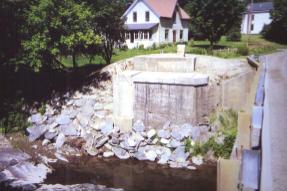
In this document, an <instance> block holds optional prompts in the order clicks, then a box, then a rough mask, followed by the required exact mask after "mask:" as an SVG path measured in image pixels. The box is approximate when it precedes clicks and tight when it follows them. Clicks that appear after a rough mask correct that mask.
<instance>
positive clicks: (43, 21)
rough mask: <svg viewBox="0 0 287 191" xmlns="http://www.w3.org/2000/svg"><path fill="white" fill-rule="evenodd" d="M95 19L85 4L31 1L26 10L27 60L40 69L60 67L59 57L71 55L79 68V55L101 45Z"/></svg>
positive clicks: (46, 0)
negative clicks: (95, 29) (42, 67)
mask: <svg viewBox="0 0 287 191" xmlns="http://www.w3.org/2000/svg"><path fill="white" fill-rule="evenodd" d="M93 17H94V16H93V14H92V11H91V10H90V8H89V7H88V6H87V5H86V4H85V3H82V2H78V1H75V0H61V1H58V0H38V1H31V4H30V6H29V9H28V10H27V11H26V20H27V23H26V28H25V33H26V35H27V39H25V40H24V41H23V43H22V44H23V48H24V50H25V52H26V53H27V55H28V57H27V61H29V62H30V63H31V64H33V65H34V66H38V67H41V66H47V67H59V66H60V65H61V63H60V61H59V58H60V57H61V56H63V55H64V56H67V55H71V56H72V57H73V66H77V64H76V56H78V55H79V54H84V53H85V48H88V47H89V46H97V45H98V44H99V43H101V38H100V36H99V35H98V34H97V33H96V31H94V30H92V25H91V21H92V20H93Z"/></svg>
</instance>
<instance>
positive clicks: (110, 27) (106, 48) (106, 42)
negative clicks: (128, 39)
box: [87, 0, 126, 64]
mask: <svg viewBox="0 0 287 191" xmlns="http://www.w3.org/2000/svg"><path fill="white" fill-rule="evenodd" d="M87 2H88V3H89V4H90V6H91V8H92V10H93V14H94V15H95V17H94V18H93V27H94V31H97V32H99V33H100V35H101V37H102V39H103V41H102V43H101V45H100V47H99V49H97V51H99V53H100V54H101V55H102V57H103V58H104V59H105V61H106V63H107V64H110V63H111V59H112V55H113V51H114V48H115V47H119V46H121V44H122V43H123V42H124V32H125V30H124V18H122V15H123V13H124V11H125V7H126V0H88V1H87ZM95 53H97V52H94V53H93V54H95Z"/></svg>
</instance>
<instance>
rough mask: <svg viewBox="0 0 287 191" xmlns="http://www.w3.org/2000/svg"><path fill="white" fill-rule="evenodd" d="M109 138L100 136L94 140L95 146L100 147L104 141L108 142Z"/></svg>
mask: <svg viewBox="0 0 287 191" xmlns="http://www.w3.org/2000/svg"><path fill="white" fill-rule="evenodd" d="M108 140H109V138H108V137H101V138H99V139H97V140H96V148H100V147H102V146H103V145H104V144H105V143H106V142H108Z"/></svg>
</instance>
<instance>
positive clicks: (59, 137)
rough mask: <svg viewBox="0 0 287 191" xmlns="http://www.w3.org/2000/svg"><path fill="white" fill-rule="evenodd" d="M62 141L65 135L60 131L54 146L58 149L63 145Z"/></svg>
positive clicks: (63, 141)
mask: <svg viewBox="0 0 287 191" xmlns="http://www.w3.org/2000/svg"><path fill="white" fill-rule="evenodd" d="M64 143H65V135H64V134H63V133H60V134H59V135H58V137H57V139H56V143H55V147H56V148H57V149H59V148H61V147H62V146H63V144H64Z"/></svg>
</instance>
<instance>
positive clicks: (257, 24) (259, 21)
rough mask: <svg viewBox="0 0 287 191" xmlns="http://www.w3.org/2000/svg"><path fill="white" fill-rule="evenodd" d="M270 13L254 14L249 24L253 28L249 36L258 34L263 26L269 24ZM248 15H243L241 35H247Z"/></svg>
mask: <svg viewBox="0 0 287 191" xmlns="http://www.w3.org/2000/svg"><path fill="white" fill-rule="evenodd" d="M250 20H251V19H250ZM271 21H272V20H271V18H270V13H254V20H253V21H251V24H253V26H254V28H253V30H252V31H251V34H259V33H260V32H261V31H262V29H263V27H264V25H265V24H270V23H271ZM247 23H248V15H247V14H244V15H243V20H242V25H241V33H243V34H247V33H248V26H247Z"/></svg>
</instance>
